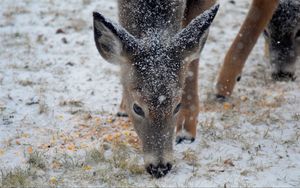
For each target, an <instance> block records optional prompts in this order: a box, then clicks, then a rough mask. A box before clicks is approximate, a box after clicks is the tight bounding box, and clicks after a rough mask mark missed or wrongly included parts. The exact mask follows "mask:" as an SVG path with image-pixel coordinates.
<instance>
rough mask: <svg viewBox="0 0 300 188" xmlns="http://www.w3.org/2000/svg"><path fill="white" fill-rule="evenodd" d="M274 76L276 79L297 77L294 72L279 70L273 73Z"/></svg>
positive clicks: (283, 79) (285, 79) (288, 79)
mask: <svg viewBox="0 0 300 188" xmlns="http://www.w3.org/2000/svg"><path fill="white" fill-rule="evenodd" d="M272 78H273V80H275V81H295V80H296V78H297V77H296V76H295V73H294V72H283V71H278V72H273V73H272Z"/></svg>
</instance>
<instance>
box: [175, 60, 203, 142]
mask: <svg viewBox="0 0 300 188" xmlns="http://www.w3.org/2000/svg"><path fill="white" fill-rule="evenodd" d="M198 61H199V59H197V60H194V61H193V62H191V63H190V65H189V67H188V75H187V78H186V80H185V83H186V84H185V87H184V90H183V96H182V99H181V110H180V114H179V118H178V122H177V128H176V135H177V136H176V142H177V143H181V142H182V141H184V140H188V141H191V142H193V141H194V140H195V137H196V127H197V123H198V114H199V97H198V66H199V62H198Z"/></svg>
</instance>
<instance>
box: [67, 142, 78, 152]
mask: <svg viewBox="0 0 300 188" xmlns="http://www.w3.org/2000/svg"><path fill="white" fill-rule="evenodd" d="M67 149H68V150H70V151H75V150H76V146H75V145H74V144H73V143H72V144H69V145H68V146H67Z"/></svg>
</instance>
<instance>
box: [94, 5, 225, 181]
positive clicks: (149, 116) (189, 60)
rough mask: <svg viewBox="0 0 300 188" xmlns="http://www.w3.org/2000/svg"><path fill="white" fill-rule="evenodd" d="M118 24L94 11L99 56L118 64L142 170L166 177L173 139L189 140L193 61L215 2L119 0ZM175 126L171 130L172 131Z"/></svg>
mask: <svg viewBox="0 0 300 188" xmlns="http://www.w3.org/2000/svg"><path fill="white" fill-rule="evenodd" d="M118 9H119V22H120V24H117V23H114V22H112V21H110V20H108V19H107V18H105V17H104V16H103V15H102V14H100V13H98V12H93V18H94V19H93V23H94V40H95V43H96V47H97V49H98V51H99V53H100V55H101V56H102V57H103V58H104V59H105V60H106V61H108V62H110V63H113V64H116V65H118V66H120V77H121V84H122V87H123V97H122V102H121V106H120V109H121V110H122V111H123V114H124V113H126V114H128V116H129V118H130V120H131V122H132V123H133V127H134V129H135V131H136V132H137V135H138V137H139V139H140V141H141V144H142V150H143V159H144V164H145V169H146V171H147V172H148V173H149V174H151V175H152V176H153V177H155V178H160V177H163V176H165V175H166V174H167V173H168V172H169V171H170V170H171V169H172V165H173V163H174V159H173V158H174V157H173V140H174V138H175V136H174V133H175V132H176V139H175V140H176V141H177V143H180V142H182V141H190V142H192V141H194V139H195V135H196V125H197V116H198V113H199V99H198V86H197V84H198V82H197V76H198V62H199V55H200V53H201V51H202V49H203V46H204V44H205V42H206V39H207V36H208V32H209V27H210V25H211V23H212V22H213V20H214V18H215V16H216V14H217V11H218V9H219V5H218V4H215V1H214V0H170V1H165V0H147V1H145V0H119V1H118ZM175 130H176V131H175Z"/></svg>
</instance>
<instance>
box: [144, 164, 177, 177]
mask: <svg viewBox="0 0 300 188" xmlns="http://www.w3.org/2000/svg"><path fill="white" fill-rule="evenodd" d="M171 169H172V164H171V163H166V164H163V163H159V164H158V165H156V166H155V165H153V164H149V165H148V166H146V170H147V172H148V173H149V174H151V175H152V176H153V177H155V178H161V177H163V176H165V175H166V174H167V173H168V172H169V171H170V170H171Z"/></svg>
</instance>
